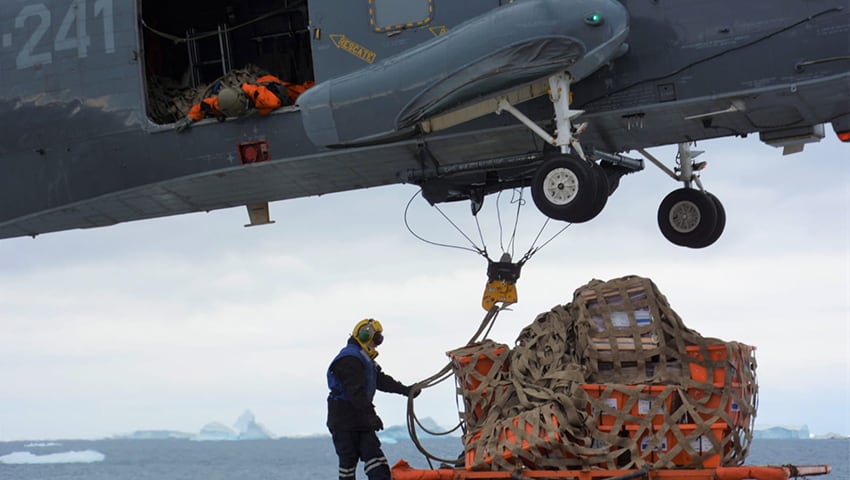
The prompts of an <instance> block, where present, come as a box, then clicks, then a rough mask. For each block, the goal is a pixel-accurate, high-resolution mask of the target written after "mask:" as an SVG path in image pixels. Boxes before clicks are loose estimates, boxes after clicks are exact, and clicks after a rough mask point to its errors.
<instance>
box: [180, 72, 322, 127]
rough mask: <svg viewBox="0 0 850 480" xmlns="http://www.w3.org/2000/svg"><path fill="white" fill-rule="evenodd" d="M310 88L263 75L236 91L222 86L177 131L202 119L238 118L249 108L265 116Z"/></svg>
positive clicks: (302, 84)
mask: <svg viewBox="0 0 850 480" xmlns="http://www.w3.org/2000/svg"><path fill="white" fill-rule="evenodd" d="M311 86H313V82H305V83H301V84H297V85H294V84H291V83H287V82H284V81H282V80H281V79H279V78H277V77H275V76H274V75H263V76H262V77H260V78H258V79H257V80H256V81H254V82H246V83H243V84H242V85H241V86H240V87H239V88H235V87H224V88H222V89H221V90H220V91H219V92H218V95H215V96H212V97H207V98H205V99H203V100H202V101H201V102H200V103H196V104H195V105H193V106H192V108H191V109H190V110H189V113H188V114H187V115H186V117H185V118H183V119H182V120H180V121H179V122H177V131H178V132H182V131H184V130H186V128H188V127H190V126H192V124H193V123H195V122H199V121H201V120H203V119H204V118H216V119H218V120H222V121H223V120H224V119H225V118H227V117H241V116H242V115H245V114H246V113H248V111H249V110H250V109H251V108H255V109H256V110H257V111H258V112H259V113H260V115H268V114H269V113H271V112H273V111H274V110H277V109H278V108H280V107H286V106H289V105H292V104H294V103H295V101H296V100H297V99H298V96H299V95H301V94H302V93H304V91H305V90H306V89H308V88H310V87H311Z"/></svg>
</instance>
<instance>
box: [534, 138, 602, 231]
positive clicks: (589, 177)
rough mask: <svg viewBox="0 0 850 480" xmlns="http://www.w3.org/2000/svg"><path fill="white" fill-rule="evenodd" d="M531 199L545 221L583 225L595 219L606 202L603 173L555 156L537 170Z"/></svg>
mask: <svg viewBox="0 0 850 480" xmlns="http://www.w3.org/2000/svg"><path fill="white" fill-rule="evenodd" d="M531 197H532V199H533V200H534V204H535V205H536V206H537V208H538V210H540V212H541V213H543V214H544V215H546V216H547V217H550V218H553V219H555V220H563V221H565V222H571V223H582V222H586V221H588V220H591V219H592V218H594V217H596V215H598V214H599V212H601V211H602V209H603V208H604V207H605V203H606V202H607V201H608V180H607V177H606V175H605V172H604V171H602V169H601V168H600V167H599V166H597V165H596V164H595V163H593V162H588V161H585V160H582V159H580V158H576V157H573V156H570V155H563V154H559V155H555V156H553V157H552V158H549V159H548V160H546V161H544V162H543V164H542V165H540V167H539V168H538V169H537V173H536V174H535V175H534V179H533V180H532V183H531Z"/></svg>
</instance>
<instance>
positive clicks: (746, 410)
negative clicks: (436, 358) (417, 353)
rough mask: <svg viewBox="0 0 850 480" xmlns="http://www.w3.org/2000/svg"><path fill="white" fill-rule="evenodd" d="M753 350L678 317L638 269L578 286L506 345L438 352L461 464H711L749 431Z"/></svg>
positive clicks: (734, 451) (738, 448)
mask: <svg viewBox="0 0 850 480" xmlns="http://www.w3.org/2000/svg"><path fill="white" fill-rule="evenodd" d="M754 350H755V349H754V348H753V347H750V346H747V345H744V344H741V343H737V342H724V341H722V340H719V339H715V338H706V337H703V336H702V335H700V334H699V333H698V332H695V331H693V330H691V329H689V328H687V327H686V326H685V324H684V323H683V322H682V319H681V318H680V317H679V316H678V315H677V314H676V312H674V311H673V310H672V308H670V305H669V303H668V302H667V299H666V298H665V297H664V296H663V295H662V294H661V292H660V291H659V290H658V288H657V287H656V286H655V284H654V283H653V282H652V281H651V280H649V279H647V278H642V277H637V276H628V277H623V278H618V279H614V280H610V281H607V282H603V281H600V280H593V281H591V282H590V283H588V284H587V285H585V286H583V287H581V288H579V289H578V290H576V291H575V293H574V295H573V300H572V302H570V303H569V304H567V305H563V306H557V307H555V308H553V309H552V310H550V311H549V312H546V313H543V314H540V315H538V316H537V318H536V319H535V320H534V321H533V322H532V323H531V324H530V325H528V326H527V327H526V328H524V329H523V330H522V332H521V333H520V335H519V337H518V338H517V340H516V345H515V346H514V347H513V348H512V349H511V348H509V347H508V346H507V345H501V344H498V343H496V342H492V341H485V342H481V343H477V344H473V345H467V346H465V347H463V348H461V349H458V350H454V351H451V352H449V353H448V355H449V357H450V358H451V359H452V366H453V369H454V373H455V376H456V380H457V384H458V391H459V393H460V395H461V397H462V398H463V405H464V411H463V412H462V417H463V420H464V423H465V427H466V430H465V435H464V445H465V453H466V468H467V469H468V470H511V469H515V468H517V467H525V468H532V469H586V468H601V469H611V470H614V469H635V468H638V469H639V468H644V467H652V468H709V467H717V466H733V465H741V464H743V462H744V460H745V458H746V455H747V453H748V450H749V445H750V442H751V440H752V427H753V421H754V419H755V413H756V399H757V391H758V388H757V383H756V362H755V356H754Z"/></svg>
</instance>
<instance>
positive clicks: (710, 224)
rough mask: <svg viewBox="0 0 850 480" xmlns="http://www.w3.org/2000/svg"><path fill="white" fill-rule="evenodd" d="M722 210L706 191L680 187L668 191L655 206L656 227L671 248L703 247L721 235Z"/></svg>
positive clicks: (724, 220)
mask: <svg viewBox="0 0 850 480" xmlns="http://www.w3.org/2000/svg"><path fill="white" fill-rule="evenodd" d="M725 226H726V211H725V210H724V209H723V205H722V204H721V203H720V200H718V199H717V197H715V196H714V195H712V194H710V193H708V192H702V191H700V190H695V189H691V188H680V189H678V190H674V191H672V192H670V194H668V195H667V196H666V197H664V200H663V201H662V202H661V206H659V207H658V228H660V229H661V234H662V235H664V238H666V239H667V240H669V241H670V242H671V243H673V244H675V245H679V246H682V247H690V248H704V247H707V246H709V245H711V244H713V243H714V242H716V241H717V239H719V238H720V235H721V234H722V233H723V229H724V228H725Z"/></svg>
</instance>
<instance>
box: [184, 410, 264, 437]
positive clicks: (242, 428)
mask: <svg viewBox="0 0 850 480" xmlns="http://www.w3.org/2000/svg"><path fill="white" fill-rule="evenodd" d="M273 438H275V435H274V434H273V433H272V432H271V431H269V429H267V428H266V427H264V426H263V425H262V424H260V423H257V421H256V419H255V418H254V414H253V413H251V411H250V410H245V412H244V413H243V414H242V415H240V416H239V418H238V419H236V423H234V424H233V428H230V427H228V426H227V425H224V424H221V423H218V422H211V423H208V424H206V425H204V427H203V428H201V432H200V433H199V434H198V435H196V436H194V437H192V440H196V441H222V440H271V439H273Z"/></svg>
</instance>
